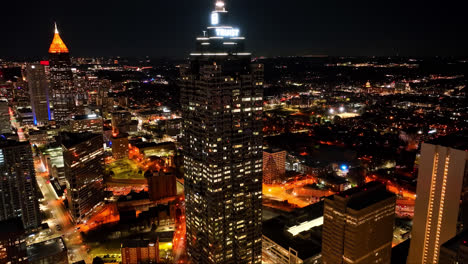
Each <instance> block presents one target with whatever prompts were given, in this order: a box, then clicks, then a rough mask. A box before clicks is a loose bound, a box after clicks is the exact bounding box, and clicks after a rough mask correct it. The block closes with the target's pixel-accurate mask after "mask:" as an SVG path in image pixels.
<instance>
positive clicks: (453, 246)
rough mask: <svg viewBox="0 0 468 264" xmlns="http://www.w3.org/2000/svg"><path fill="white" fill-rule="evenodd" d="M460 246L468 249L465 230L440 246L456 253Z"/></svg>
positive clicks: (467, 233) (467, 235) (467, 237)
mask: <svg viewBox="0 0 468 264" xmlns="http://www.w3.org/2000/svg"><path fill="white" fill-rule="evenodd" d="M460 245H464V246H465V247H468V230H465V231H463V232H461V233H460V234H458V235H456V236H455V237H453V238H451V239H449V240H448V241H447V242H445V243H444V244H442V247H444V248H447V249H450V250H452V251H455V252H457V251H458V248H459V247H460Z"/></svg>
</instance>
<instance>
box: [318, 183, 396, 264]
mask: <svg viewBox="0 0 468 264" xmlns="http://www.w3.org/2000/svg"><path fill="white" fill-rule="evenodd" d="M395 202H396V197H395V195H394V194H392V193H390V192H388V191H387V190H386V187H385V185H383V184H381V183H377V182H370V183H367V184H365V185H363V186H361V187H356V188H352V189H349V190H346V191H344V192H342V193H339V194H336V195H334V196H332V197H328V198H327V199H325V207H324V211H323V218H324V222H323V231H322V262H323V264H351V263H356V264H367V263H381V264H390V261H391V252H392V239H393V224H394V219H395Z"/></svg>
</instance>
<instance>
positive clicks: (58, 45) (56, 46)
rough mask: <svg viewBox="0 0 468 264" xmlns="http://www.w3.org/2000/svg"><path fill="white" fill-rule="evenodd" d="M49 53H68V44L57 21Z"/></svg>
mask: <svg viewBox="0 0 468 264" xmlns="http://www.w3.org/2000/svg"><path fill="white" fill-rule="evenodd" d="M49 53H68V48H67V45H65V43H64V42H63V40H62V38H61V37H60V35H59V31H58V28H57V23H55V33H54V39H53V40H52V43H51V44H50V47H49Z"/></svg>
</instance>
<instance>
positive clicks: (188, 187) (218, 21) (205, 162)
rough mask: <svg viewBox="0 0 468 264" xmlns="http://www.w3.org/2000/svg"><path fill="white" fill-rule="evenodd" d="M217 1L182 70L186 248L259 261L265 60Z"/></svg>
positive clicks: (198, 255) (213, 259)
mask: <svg viewBox="0 0 468 264" xmlns="http://www.w3.org/2000/svg"><path fill="white" fill-rule="evenodd" d="M227 19H228V12H227V11H226V9H225V7H224V2H222V1H217V2H216V9H215V10H214V11H213V12H212V13H211V25H210V26H209V27H208V28H207V30H206V31H205V32H204V33H203V35H202V36H201V37H198V38H197V50H196V52H194V53H192V54H191V61H190V65H187V66H186V67H183V68H182V69H181V79H182V87H181V104H182V111H183V119H184V124H183V127H184V139H183V149H184V167H185V199H186V225H187V252H188V255H189V257H190V258H191V260H192V262H193V263H203V264H204V263H239V264H242V263H261V251H262V246H261V243H262V242H261V241H262V233H261V220H262V154H263V152H262V143H263V142H262V110H263V109H262V96H263V65H260V64H251V55H250V53H246V52H244V37H241V36H240V34H239V33H240V31H239V29H238V28H235V27H232V26H229V24H227Z"/></svg>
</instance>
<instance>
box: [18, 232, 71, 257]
mask: <svg viewBox="0 0 468 264" xmlns="http://www.w3.org/2000/svg"><path fill="white" fill-rule="evenodd" d="M64 251H65V252H66V251H67V247H66V246H65V243H64V242H63V240H62V238H61V237H57V238H54V239H50V240H46V241H43V242H40V243H36V244H32V245H29V246H28V247H27V252H28V257H29V261H36V260H40V259H42V258H44V257H48V256H54V255H57V254H59V253H62V252H64Z"/></svg>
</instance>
